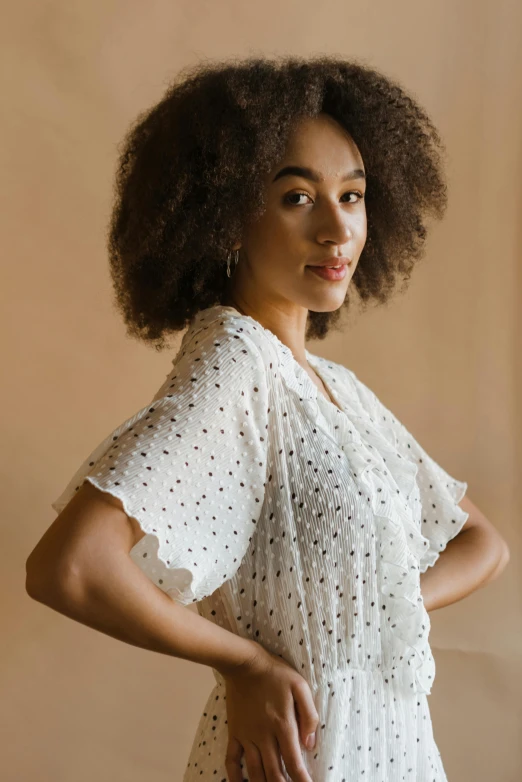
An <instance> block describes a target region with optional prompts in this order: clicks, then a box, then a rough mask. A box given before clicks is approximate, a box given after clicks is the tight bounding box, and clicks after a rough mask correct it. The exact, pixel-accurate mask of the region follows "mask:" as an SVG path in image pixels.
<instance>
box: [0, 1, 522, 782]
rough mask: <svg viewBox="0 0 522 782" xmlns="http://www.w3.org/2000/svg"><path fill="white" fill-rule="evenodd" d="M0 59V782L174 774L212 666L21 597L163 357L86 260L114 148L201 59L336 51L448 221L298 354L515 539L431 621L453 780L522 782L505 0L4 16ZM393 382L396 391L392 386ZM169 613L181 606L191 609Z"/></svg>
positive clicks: (88, 6) (516, 254)
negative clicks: (66, 494) (379, 410)
mask: <svg viewBox="0 0 522 782" xmlns="http://www.w3.org/2000/svg"><path fill="white" fill-rule="evenodd" d="M7 13H8V19H7V20H5V14H4V25H3V30H2V33H1V34H0V35H1V36H2V41H1V43H2V48H1V51H2V53H3V60H4V68H3V75H4V78H3V85H2V97H1V106H2V109H3V122H2V126H1V131H0V132H1V134H2V139H1V144H0V150H1V154H2V160H3V164H4V166H3V176H2V185H3V187H2V191H3V195H4V198H3V206H2V209H1V212H0V216H1V219H2V222H3V225H2V237H3V238H4V239H5V247H4V252H3V258H2V270H3V272H4V282H3V285H2V287H1V297H2V305H3V306H2V316H3V326H2V330H1V333H2V336H3V337H4V348H3V364H4V372H3V373H2V376H3V382H2V385H1V392H2V395H3V400H2V401H3V404H2V411H3V448H2V450H1V458H2V474H3V476H4V512H3V527H4V530H5V533H6V537H5V542H4V544H3V547H2V548H3V553H4V556H3V566H2V569H1V571H0V578H1V579H2V589H1V595H2V598H1V599H2V603H3V609H4V611H3V621H2V625H3V628H4V633H3V635H4V639H3V640H4V643H3V644H2V648H1V651H0V661H1V680H0V686H1V689H0V702H1V704H2V706H1V710H0V713H1V724H0V735H1V736H2V738H3V742H2V743H3V747H2V772H3V773H2V778H3V779H4V780H6V782H14V780H16V781H17V782H18V780H23V781H24V782H32V780H35V781H38V782H39V781H40V780H42V781H43V782H47V780H49V782H51V781H52V782H92V780H96V782H109V780H114V779H116V780H118V782H144V780H147V782H173V781H174V780H180V779H181V774H182V771H183V769H184V767H185V763H186V760H187V757H188V752H189V748H190V743H191V741H192V738H193V735H194V732H195V729H196V724H197V721H198V718H199V716H200V712H201V710H202V708H203V704H204V702H205V700H206V697H207V694H208V692H209V691H210V688H211V687H212V685H213V683H214V681H213V677H212V673H211V670H210V669H209V668H205V667H204V666H198V665H195V664H192V663H189V662H186V661H181V660H177V659H175V658H171V657H167V656H163V655H159V654H155V653H151V652H146V651H144V650H140V649H137V648H135V647H132V646H129V645H126V644H124V643H121V642H118V641H116V640H114V639H112V638H109V637H107V636H104V635H102V634H101V633H97V632H95V631H93V630H91V629H88V628H86V627H84V626H83V625H80V624H78V623H75V622H73V621H71V620H70V619H67V618H65V617H63V616H62V615H60V614H57V613H55V612H53V611H51V610H49V609H48V608H45V607H43V606H42V605H40V604H38V603H36V602H34V601H32V600H31V599H30V598H29V597H28V596H27V594H26V593H25V589H24V583H25V559H26V558H27V556H28V554H29V552H30V550H31V549H32V548H33V546H34V545H35V544H36V542H37V540H38V539H39V538H40V536H41V535H42V534H43V532H44V531H45V529H46V528H47V527H48V526H49V525H50V523H51V522H52V521H53V519H54V517H55V514H54V512H53V511H52V509H51V507H50V503H51V501H52V500H54V499H55V497H56V496H57V495H58V494H59V492H61V490H62V489H63V487H64V485H65V483H66V482H67V481H68V480H69V478H70V476H71V474H72V472H73V471H74V470H76V468H77V467H78V465H79V463H80V462H81V461H82V460H83V459H84V458H85V456H86V455H87V453H89V452H90V450H91V449H92V448H93V447H94V446H95V445H96V444H97V443H98V442H99V441H100V440H101V439H102V438H104V437H105V436H106V434H107V432H109V431H111V430H112V429H113V428H114V426H115V425H116V424H118V423H120V422H121V421H122V420H124V419H125V418H126V417H127V416H129V415H131V414H132V413H133V412H135V411H136V410H137V409H139V408H141V407H142V406H143V405H144V404H146V403H147V401H148V400H150V398H151V397H152V395H153V394H154V393H155V391H156V389H157V388H158V386H159V384H160V383H161V382H163V379H164V377H165V375H166V374H167V372H168V371H169V366H170V361H171V359H172V358H173V356H174V355H175V352H176V346H177V345H178V344H179V342H178V343H176V345H175V346H174V349H173V351H172V354H169V353H165V354H163V355H160V354H156V353H155V352H154V351H153V350H151V349H150V348H147V347H145V346H144V345H141V344H139V343H137V342H134V341H131V340H129V339H128V338H127V337H126V335H125V331H124V326H123V323H122V321H121V320H120V318H119V316H118V314H117V313H116V311H115V310H114V308H113V306H112V303H111V301H112V291H111V288H110V280H109V274H108V267H107V259H106V251H105V246H104V241H105V240H104V231H105V226H106V222H107V219H108V214H109V210H110V205H111V187H112V176H113V170H114V166H115V160H116V144H117V143H118V141H119V140H120V138H121V136H122V134H123V133H124V131H125V130H126V128H127V126H128V124H129V122H130V121H131V120H132V119H134V117H135V115H136V114H137V112H138V111H140V110H141V109H143V108H145V107H147V106H149V105H151V104H152V103H153V102H154V101H156V100H158V99H159V98H160V96H161V95H162V93H163V90H164V88H165V86H166V84H167V83H168V81H169V78H170V76H171V75H173V74H175V73H176V71H177V70H178V69H179V68H180V67H182V66H184V65H186V64H187V63H192V62H195V61H197V60H199V59H201V58H203V57H210V58H219V57H226V56H229V55H240V56H241V55H247V54H265V55H271V54H279V53H296V54H305V55H306V54H316V53H321V52H325V53H336V54H341V55H344V56H346V57H350V56H351V55H353V56H358V57H362V58H365V59H366V60H367V61H368V62H369V64H371V65H373V66H374V67H377V68H380V69H381V70H383V71H384V72H386V73H388V74H389V75H391V76H393V77H396V78H398V79H400V80H401V81H402V83H403V84H404V85H405V86H406V87H407V88H408V89H410V90H411V91H412V92H413V93H415V94H416V95H417V97H418V98H419V99H420V100H421V102H422V103H423V104H424V105H425V106H426V108H427V109H428V111H429V112H430V113H431V115H432V117H433V119H434V121H435V123H436V124H437V126H438V127H439V129H440V131H441V133H442V135H443V137H444V139H445V142H446V144H447V149H448V157H449V163H448V179H449V209H448V212H447V217H446V219H445V220H444V222H443V223H441V224H439V225H437V226H436V227H435V229H434V231H433V233H432V235H431V238H430V243H429V249H428V253H427V256H426V258H425V260H424V261H423V262H422V263H421V264H420V265H419V267H418V269H417V270H416V271H415V272H414V275H413V279H412V282H411V284H410V287H409V289H408V291H407V292H406V293H405V294H404V295H402V296H397V297H396V298H395V299H394V300H393V301H392V303H391V304H390V305H389V306H388V307H385V308H381V309H375V310H370V311H368V313H367V314H366V316H364V317H359V318H356V317H354V316H351V317H350V318H348V320H347V323H346V328H345V330H344V332H343V333H342V334H336V335H334V336H332V337H331V338H330V339H328V341H327V342H325V343H309V345H308V346H309V348H310V349H311V350H312V351H314V352H318V353H320V354H322V355H325V356H327V357H330V358H333V359H334V360H336V361H340V362H342V363H345V364H346V365H348V366H350V367H352V368H353V369H354V370H355V371H356V373H357V374H358V375H359V376H360V377H361V379H362V380H363V381H364V382H365V383H367V384H368V385H369V386H370V387H371V388H373V389H374V390H375V392H376V393H377V394H378V395H379V396H380V397H381V398H382V400H383V401H384V403H385V404H386V405H387V406H388V407H391V408H392V410H393V411H394V412H395V414H396V415H397V416H398V417H399V418H400V419H402V421H403V422H404V423H405V424H406V426H407V427H408V428H409V429H410V430H411V431H412V432H413V433H414V435H415V436H416V437H417V438H418V439H419V441H420V442H421V443H422V444H423V445H424V447H426V448H427V449H428V451H429V452H430V453H431V454H432V455H433V456H434V458H436V459H437V461H439V462H440V463H441V464H442V465H443V466H444V467H445V468H446V469H447V470H448V471H449V472H450V473H451V474H453V475H454V476H455V477H457V478H459V479H462V480H466V481H468V483H469V496H470V497H471V499H472V500H473V501H474V502H475V503H476V504H477V505H478V506H479V507H480V508H481V509H482V510H483V511H484V512H485V513H486V515H487V516H488V517H489V518H490V519H491V520H492V521H493V523H494V524H496V525H497V526H498V528H499V530H500V531H501V533H502V534H503V535H504V537H505V538H506V540H507V541H508V543H509V546H510V548H511V561H510V564H509V566H508V569H507V570H506V571H505V572H504V573H503V575H502V576H501V577H500V579H498V581H496V582H494V583H493V584H491V585H490V586H488V587H486V588H485V589H482V590H479V591H477V592H475V593H474V594H473V595H471V596H469V597H468V598H466V599H465V600H463V601H461V602H460V603H458V604H455V605H452V606H449V607H447V608H445V609H442V610H439V611H435V612H433V613H431V615H430V616H431V620H432V635H431V640H432V646H433V650H434V654H435V659H436V663H437V681H436V684H435V686H434V691H433V693H432V696H431V698H430V705H431V709H432V717H433V723H434V730H435V737H436V740H437V743H438V745H439V748H440V750H441V753H442V757H443V761H444V764H445V767H446V771H447V774H448V778H449V780H450V782H493V780H494V782H515V780H519V779H520V778H521V776H522V758H521V746H520V736H521V735H522V714H521V703H522V676H521V669H522V661H521V650H522V632H521V625H522V621H521V619H522V611H521V605H520V595H521V586H522V585H521V577H520V570H519V568H520V549H521V535H520V494H519V485H520V478H519V476H520V471H521V462H522V459H521V457H522V454H521V450H520V448H519V447H517V446H518V443H519V436H520V433H521V418H520V413H521V408H520V405H517V402H518V400H519V398H520V392H521V376H520V363H519V362H518V363H517V358H519V356H520V331H521V324H520V320H519V319H518V318H517V315H518V312H519V311H520V306H521V276H520V267H521V265H522V252H521V249H520V248H521V242H522V235H521V231H520V215H521V214H522V210H521V207H522V194H521V185H522V164H521V139H522V107H521V97H522V6H521V5H520V3H519V2H518V0H497V1H496V2H495V3H490V2H488V0H439V2H437V3H427V2H419V0H415V1H413V0H411V1H408V2H406V1H404V0H403V1H402V2H401V1H400V0H395V2H394V3H389V2H383V0H379V2H372V3H355V2H349V0H340V1H339V2H325V0H323V1H322V2H321V3H317V2H311V0H299V1H298V2H297V1H296V0H286V2H284V3H281V2H280V1H279V0H278V2H274V0H264V2H263V3H253V2H244V1H243V2H239V0H224V1H222V2H218V3H211V2H202V1H201V0H200V1H199V2H197V0H196V1H195V0H183V1H182V2H181V1H180V0H170V2H168V1H167V0H148V2H136V0H132V2H130V1H129V0H127V2H123V1H122V0H104V2H101V0H91V2H90V3H80V2H71V1H70V0H69V2H67V3H66V2H65V1H64V0H61V1H60V0H57V1H56V2H36V0H25V2H24V1H22V2H20V1H19V2H17V3H14V4H11V5H10V9H9V11H8V12H7ZM398 367H399V368H400V370H399V371H398V370H397V368H398ZM187 610H195V608H194V607H191V608H190V609H187Z"/></svg>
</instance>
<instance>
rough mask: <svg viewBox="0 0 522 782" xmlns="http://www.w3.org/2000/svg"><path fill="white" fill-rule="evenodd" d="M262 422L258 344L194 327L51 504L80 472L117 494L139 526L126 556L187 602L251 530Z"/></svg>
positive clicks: (261, 462) (226, 564) (224, 575)
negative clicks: (133, 409)
mask: <svg viewBox="0 0 522 782" xmlns="http://www.w3.org/2000/svg"><path fill="white" fill-rule="evenodd" d="M211 326H212V324H211ZM267 430H268V388H267V377H266V370H265V365H264V361H263V358H262V355H261V353H260V351H259V349H258V348H257V346H256V345H255V344H254V342H252V341H251V340H250V338H249V337H248V336H247V335H245V334H241V333H238V332H236V331H233V330H232V328H231V327H230V326H227V325H226V324H222V325H220V326H217V327H215V326H212V327H209V326H207V327H205V328H201V329H199V330H197V331H196V332H195V333H194V334H193V335H192V337H191V339H190V340H188V341H186V340H184V342H183V343H182V348H181V349H180V351H179V353H178V357H177V358H176V359H175V360H174V362H173V370H172V371H171V372H170V373H169V375H168V376H167V379H166V381H165V382H164V384H163V386H162V388H161V389H160V391H159V393H158V394H157V395H156V397H155V398H154V400H153V401H152V402H151V403H150V404H148V405H147V406H145V407H143V408H142V409H141V410H139V411H138V412H137V413H135V414H134V415H133V416H131V417H130V418H128V419H127V420H126V421H124V422H123V423H121V424H120V425H119V426H118V427H117V428H116V429H114V431H113V432H111V433H110V434H109V435H108V436H107V437H106V438H105V439H104V440H103V442H102V443H100V444H99V445H98V447H97V448H96V449H95V450H94V451H93V452H92V453H91V454H90V455H89V456H88V457H87V458H86V459H85V461H84V462H83V464H82V465H81V467H80V468H79V469H78V471H77V472H76V473H75V475H73V477H72V478H71V480H70V481H69V483H68V485H67V486H66V488H65V489H64V491H63V492H62V493H61V494H60V496H59V497H58V498H57V499H56V500H55V501H54V502H53V503H52V507H53V508H54V510H56V511H57V512H58V513H59V512H60V511H61V510H62V509H63V508H64V507H65V505H66V504H67V503H68V502H69V500H70V499H71V497H72V496H73V495H74V494H75V492H76V491H78V489H79V488H80V486H81V485H82V483H83V482H84V481H85V480H87V481H89V482H90V483H92V484H93V485H94V486H96V487H97V488H98V489H100V490H101V491H104V492H108V493H109V494H111V495H113V496H114V497H118V498H119V499H120V500H121V501H122V503H123V508H124V509H125V512H126V514H127V515H128V516H130V517H132V518H134V519H136V521H137V522H138V523H139V525H140V527H141V529H142V530H143V531H144V532H145V533H146V534H145V536H144V537H142V538H141V539H140V540H139V541H138V543H137V544H136V545H135V546H134V547H133V549H132V550H131V552H130V556H131V558H132V559H133V560H134V561H135V562H136V563H137V564H138V565H139V566H140V567H141V569H142V570H144V571H145V572H146V573H147V575H148V576H149V578H150V579H151V580H153V581H154V583H155V584H156V585H157V586H158V587H159V588H160V589H162V590H163V591H164V592H166V593H167V594H169V595H170V596H171V597H172V598H173V599H174V600H176V601H177V602H180V603H182V604H188V603H192V602H196V601H198V600H201V599H202V598H204V597H206V596H208V595H210V594H212V592H214V591H215V590H216V589H217V588H218V587H220V586H221V585H222V584H223V583H224V582H225V581H227V580H229V579H230V578H232V576H233V575H234V574H235V573H236V571H237V570H238V568H239V566H240V564H241V561H242V558H243V557H244V555H245V553H246V551H247V549H248V546H249V543H250V541H251V539H252V536H253V535H254V534H255V531H256V524H257V522H258V519H259V517H260V513H261V507H262V504H263V499H264V486H265V474H266V462H267Z"/></svg>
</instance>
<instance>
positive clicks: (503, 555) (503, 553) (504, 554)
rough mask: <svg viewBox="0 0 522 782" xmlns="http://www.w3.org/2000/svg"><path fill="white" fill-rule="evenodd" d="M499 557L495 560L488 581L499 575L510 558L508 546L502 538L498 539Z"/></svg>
mask: <svg viewBox="0 0 522 782" xmlns="http://www.w3.org/2000/svg"><path fill="white" fill-rule="evenodd" d="M500 544H501V545H500V558H499V560H498V562H497V565H496V567H495V569H494V570H493V572H492V573H491V575H490V577H489V579H488V582H491V581H494V580H495V579H496V578H498V577H499V576H500V574H501V573H502V572H503V571H504V570H505V569H506V567H507V564H508V562H509V558H510V552H509V546H508V544H507V543H506V541H505V540H504V538H502V539H501V541H500Z"/></svg>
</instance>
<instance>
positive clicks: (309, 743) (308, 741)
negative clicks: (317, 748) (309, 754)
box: [305, 733, 315, 749]
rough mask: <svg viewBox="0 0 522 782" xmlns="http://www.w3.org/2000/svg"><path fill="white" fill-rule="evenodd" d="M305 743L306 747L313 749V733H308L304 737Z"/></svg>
mask: <svg viewBox="0 0 522 782" xmlns="http://www.w3.org/2000/svg"><path fill="white" fill-rule="evenodd" d="M305 744H306V746H307V747H308V749H313V747H314V745H315V733H310V735H309V736H307V737H306V741H305Z"/></svg>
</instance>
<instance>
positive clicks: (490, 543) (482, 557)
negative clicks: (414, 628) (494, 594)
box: [420, 496, 509, 611]
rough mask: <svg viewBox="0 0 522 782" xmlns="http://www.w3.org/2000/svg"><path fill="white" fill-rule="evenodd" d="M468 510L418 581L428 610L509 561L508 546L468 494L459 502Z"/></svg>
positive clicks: (467, 589) (473, 587) (455, 598)
mask: <svg viewBox="0 0 522 782" xmlns="http://www.w3.org/2000/svg"><path fill="white" fill-rule="evenodd" d="M459 506H460V507H461V508H462V510H465V511H466V512H467V513H469V517H468V518H467V519H466V522H465V524H464V526H463V527H462V529H461V531H460V532H459V534H458V535H456V536H455V537H454V538H452V539H451V540H450V541H449V543H448V544H447V546H446V548H445V549H444V551H442V552H441V554H440V556H439V558H438V559H437V561H436V562H435V564H434V565H433V566H432V567H429V568H428V569H427V570H426V572H425V573H421V577H420V584H421V592H422V597H423V601H424V605H425V607H426V610H427V611H434V610H435V609H437V608H443V607H444V606H447V605H450V604H451V603H456V602H457V601H459V600H462V599H463V598H464V597H466V596H467V595H469V594H471V593H472V592H475V590H477V589H480V587H483V586H485V585H486V584H489V583H490V582H491V581H493V580H494V579H495V578H497V576H499V575H500V573H502V571H503V570H504V568H505V567H506V565H507V563H508V562H509V548H508V545H507V543H506V541H505V540H504V538H503V537H502V536H501V535H500V533H499V532H498V531H497V529H496V528H495V527H494V525H493V524H492V523H491V522H490V521H489V519H487V518H486V516H484V514H483V513H482V512H481V511H480V510H479V509H478V508H477V506H476V505H474V504H473V503H472V502H471V500H470V499H469V497H467V496H466V497H463V498H462V500H461V501H460V502H459Z"/></svg>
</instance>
